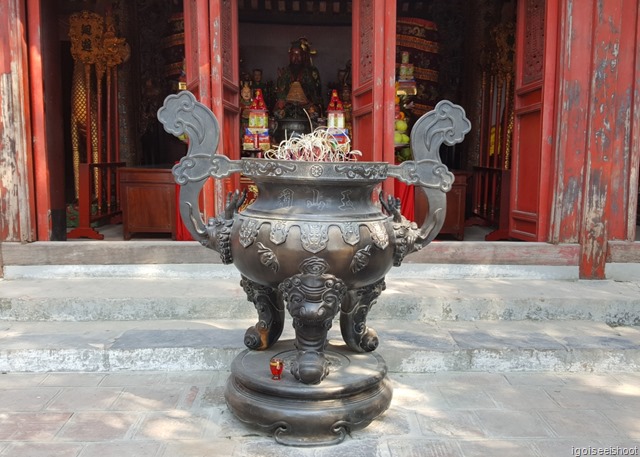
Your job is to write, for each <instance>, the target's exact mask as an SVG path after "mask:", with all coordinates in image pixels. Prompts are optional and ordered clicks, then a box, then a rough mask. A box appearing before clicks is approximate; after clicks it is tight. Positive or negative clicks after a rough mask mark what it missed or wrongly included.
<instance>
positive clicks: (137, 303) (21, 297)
mask: <svg viewBox="0 0 640 457" xmlns="http://www.w3.org/2000/svg"><path fill="white" fill-rule="evenodd" d="M224 271H226V270H224ZM401 273H405V274H398V275H394V276H389V277H387V279H386V285H387V287H386V290H385V291H384V292H383V293H382V294H381V295H380V297H379V298H378V300H377V302H376V304H375V305H374V306H373V307H372V309H371V312H370V318H380V319H397V320H403V321H418V322H432V321H474V320H495V319H499V320H511V321H516V320H545V321H549V320H556V319H559V320H590V321H599V322H605V323H608V324H611V325H638V324H639V323H640V282H618V281H610V280H605V281H580V280H554V279H547V278H520V279H516V278H487V277H476V278H463V279H456V278H454V279H442V278H440V279H429V278H428V277H426V278H425V277H420V275H413V274H412V271H411V270H409V271H406V272H401ZM239 282H240V277H239V275H238V276H236V275H232V276H231V277H226V276H211V277H209V278H206V279H205V278H199V277H198V278H192V277H191V278H175V277H173V278H172V277H168V276H163V275H160V276H158V275H156V276H155V277H153V278H138V279H135V278H131V277H115V278H93V277H91V278H70V279H61V278H45V279H37V278H36V279H17V280H7V279H5V280H2V281H0V321H71V322H72V321H96V320H108V321H115V320H134V321H144V320H157V319H214V318H228V319H253V318H255V317H256V316H257V314H256V311H255V309H254V306H253V304H252V303H250V302H248V301H247V299H246V295H245V293H244V291H243V290H242V288H241V287H240V285H239Z"/></svg>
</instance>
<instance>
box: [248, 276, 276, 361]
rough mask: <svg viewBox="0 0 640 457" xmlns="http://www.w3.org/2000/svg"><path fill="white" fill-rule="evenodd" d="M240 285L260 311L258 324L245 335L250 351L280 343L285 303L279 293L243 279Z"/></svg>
mask: <svg viewBox="0 0 640 457" xmlns="http://www.w3.org/2000/svg"><path fill="white" fill-rule="evenodd" d="M240 285H241V286H242V288H243V289H244V291H245V293H246V294H247V300H249V301H251V302H253V304H254V306H255V307H256V310H257V311H258V322H257V323H256V325H254V326H253V327H249V328H248V329H247V331H246V332H245V334H244V344H245V346H247V347H248V348H249V349H255V350H263V349H267V348H269V347H271V345H273V343H275V342H276V341H278V338H280V335H281V334H282V329H283V328H284V303H283V302H282V299H281V298H280V296H279V294H278V291H277V290H275V289H273V288H272V287H267V286H263V285H261V284H258V283H256V282H254V281H251V280H250V279H247V278H245V277H244V276H243V277H242V280H241V281H240Z"/></svg>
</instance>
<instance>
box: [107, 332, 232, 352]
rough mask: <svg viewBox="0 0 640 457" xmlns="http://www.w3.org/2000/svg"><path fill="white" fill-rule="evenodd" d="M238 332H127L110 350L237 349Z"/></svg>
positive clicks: (117, 339)
mask: <svg viewBox="0 0 640 457" xmlns="http://www.w3.org/2000/svg"><path fill="white" fill-rule="evenodd" d="M238 337H239V335H238V332H237V331H235V330H226V329H216V328H210V329H175V330H171V329H166V330H165V329H162V330H127V331H126V332H124V333H123V334H122V336H119V337H118V338H116V340H115V341H114V343H113V344H112V345H111V348H112V349H129V350H133V349H143V348H144V349H148V348H210V347H214V346H216V347H223V348H224V347H237V346H238V344H237V343H238Z"/></svg>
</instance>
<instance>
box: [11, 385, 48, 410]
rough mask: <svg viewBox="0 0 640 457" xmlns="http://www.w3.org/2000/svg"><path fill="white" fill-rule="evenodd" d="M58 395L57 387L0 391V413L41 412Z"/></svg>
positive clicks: (17, 388) (16, 388)
mask: <svg viewBox="0 0 640 457" xmlns="http://www.w3.org/2000/svg"><path fill="white" fill-rule="evenodd" d="M59 393H60V389H59V388H57V387H25V388H23V389H21V388H19V387H15V388H7V389H0V411H2V412H23V411H41V410H43V409H44V408H45V406H46V405H47V404H48V403H49V402H51V400H52V399H53V398H55V397H56V396H57V395H58V394H59Z"/></svg>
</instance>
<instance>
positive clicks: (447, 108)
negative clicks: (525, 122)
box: [388, 100, 471, 252]
mask: <svg viewBox="0 0 640 457" xmlns="http://www.w3.org/2000/svg"><path fill="white" fill-rule="evenodd" d="M470 130H471V122H469V119H467V117H466V116H465V112H464V109H463V108H462V107H461V106H458V105H455V104H453V103H451V102H450V101H448V100H442V101H440V102H438V104H437V105H436V107H435V108H434V109H433V111H430V112H428V113H427V114H425V115H423V116H422V117H421V118H420V119H418V120H417V121H416V123H415V124H414V126H413V129H412V130H411V149H412V151H413V157H414V160H410V161H406V162H403V163H401V164H400V165H389V172H388V174H389V176H392V177H394V178H397V179H399V180H400V181H402V182H404V183H406V184H412V185H415V186H419V187H420V188H421V189H422V191H423V192H424V194H425V196H426V197H427V201H428V202H429V213H428V214H427V215H426V217H425V220H424V221H423V222H422V226H421V227H420V229H419V230H418V231H417V233H416V240H415V244H414V246H413V248H412V249H411V252H414V251H417V250H419V249H421V248H422V247H424V246H426V245H427V244H429V243H430V242H431V241H432V240H433V239H434V238H435V237H436V235H437V234H438V232H439V231H440V229H441V228H442V224H443V223H444V218H445V215H446V214H447V200H446V192H449V191H450V190H451V186H452V185H453V180H454V177H453V174H452V173H451V172H450V171H449V170H448V169H447V167H446V165H444V164H443V163H442V162H441V161H440V145H442V143H445V144H447V145H449V146H453V145H454V144H457V143H460V142H462V140H463V139H464V136H465V135H466V134H467V133H469V131H470Z"/></svg>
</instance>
